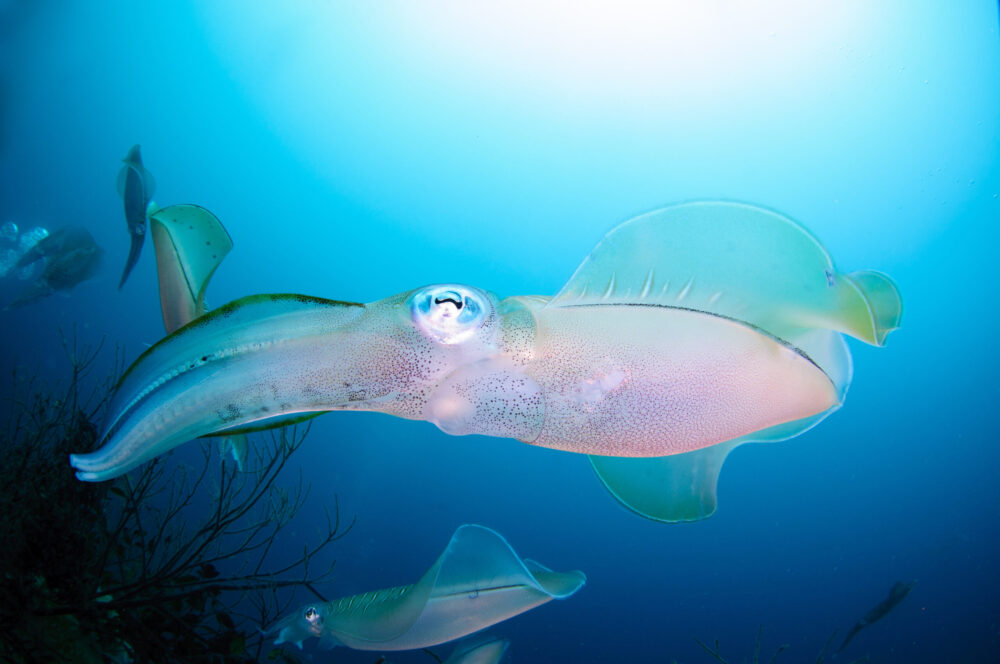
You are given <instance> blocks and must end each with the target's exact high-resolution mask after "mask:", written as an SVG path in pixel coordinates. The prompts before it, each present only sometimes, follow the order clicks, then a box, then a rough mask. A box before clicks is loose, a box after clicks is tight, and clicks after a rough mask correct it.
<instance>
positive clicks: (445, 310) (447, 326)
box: [70, 202, 902, 522]
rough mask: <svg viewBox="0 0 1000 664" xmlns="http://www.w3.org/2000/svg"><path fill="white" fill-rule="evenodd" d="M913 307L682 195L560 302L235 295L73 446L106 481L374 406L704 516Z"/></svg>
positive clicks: (879, 278) (463, 293) (151, 360)
mask: <svg viewBox="0 0 1000 664" xmlns="http://www.w3.org/2000/svg"><path fill="white" fill-rule="evenodd" d="M196 244H197V243H195V245H196ZM193 246H194V245H193ZM207 264H208V265H211V263H210V262H207ZM209 273H210V272H209ZM161 283H162V282H161ZM161 288H162V286H161ZM161 299H162V298H161ZM901 315H902V303H901V300H900V296H899V293H898V291H897V289H896V287H895V285H894V284H893V282H892V281H891V280H890V279H889V278H888V277H886V276H885V275H883V274H881V273H878V272H874V271H857V272H851V273H842V272H839V271H838V270H837V269H836V268H835V267H834V265H833V262H832V260H831V259H830V256H829V255H828V254H827V252H826V250H825V249H824V248H823V247H822V245H821V244H820V243H819V242H818V241H817V240H816V239H815V238H814V237H813V236H812V235H810V234H809V233H808V231H806V230H805V229H804V228H803V227H802V226H800V225H799V224H798V223H796V222H795V221H793V220H791V219H788V218H787V217H784V216H781V215H779V214H777V213H774V212H771V211H768V210H764V209H762V208H758V207H754V206H751V205H743V204H736V203H724V202H702V203H689V204H684V205H677V206H673V207H668V208H663V209H661V210H657V211H655V212H651V213H649V214H646V215H642V216H640V217H637V218H635V219H632V220H630V221H627V222H625V223H623V224H621V225H620V226H618V227H617V228H615V229H613V230H612V231H611V232H609V233H608V234H607V236H606V237H605V238H604V239H603V240H602V241H601V242H600V243H599V244H598V246H597V247H596V248H595V249H594V251H593V252H592V253H591V255H590V256H588V257H587V258H586V259H585V260H584V261H583V263H582V264H581V265H580V267H579V268H578V269H577V270H576V272H575V273H574V275H573V276H572V278H571V279H570V280H569V282H567V284H566V285H565V286H564V287H563V288H562V290H561V291H560V292H559V293H557V294H556V295H555V296H553V297H539V296H520V297H518V296H515V297H507V298H503V299H501V298H499V297H498V296H496V295H494V294H492V293H489V292H487V291H484V290H481V289H479V288H475V287H471V286H464V285H459V284H441V285H434V286H427V287H423V288H418V289H416V290H413V291H409V292H406V293H401V294H398V295H394V296H391V297H389V298H386V299H384V300H380V301H377V302H373V303H369V304H360V303H354V302H341V301H336V300H328V299H323V298H318V297H311V296H306V295H283V294H278V295H253V296H249V297H245V298H242V299H239V300H236V301H234V302H231V303H230V304H228V305H225V306H223V307H221V308H219V309H217V310H215V311H212V312H209V313H207V314H205V315H202V316H200V317H198V318H197V319H194V320H193V321H191V322H190V323H188V324H187V325H184V326H183V327H181V328H179V329H177V331H176V332H173V333H172V334H170V335H169V336H167V337H166V338H165V339H163V340H161V341H160V342H159V343H157V344H156V345H155V346H153V347H152V348H150V349H149V350H147V351H146V352H145V353H143V354H142V355H141V356H140V357H139V358H138V359H137V360H136V361H135V362H134V363H133V365H132V366H131V367H130V368H129V369H128V371H127V372H126V374H125V376H124V377H123V380H122V382H121V384H120V385H119V387H118V389H117V391H116V393H115V395H114V397H113V399H112V401H111V404H110V409H109V417H108V418H107V420H106V421H105V423H104V426H103V428H102V430H101V434H100V436H99V441H100V443H101V445H102V446H101V448H100V449H99V450H98V451H96V452H92V453H76V454H73V455H72V456H71V457H70V459H71V463H72V465H73V467H74V468H76V470H77V477H79V478H80V479H82V480H87V481H101V480H107V479H111V478H114V477H117V476H119V475H121V474H122V473H125V472H127V471H129V470H130V469H132V468H135V467H136V466H138V465H140V464H142V463H143V462H145V461H148V460H150V459H152V458H154V457H156V456H157V455H159V454H162V453H164V452H165V451H167V450H169V449H171V448H173V447H175V446H177V445H179V444H181V443H184V442H186V441H188V440H191V439H192V438H195V437H198V436H204V435H211V434H220V433H223V434H239V433H245V432H248V431H254V430H259V429H264V428H269V427H276V426H283V425H286V424H288V423H290V422H294V421H300V420H303V419H306V418H309V417H314V416H316V415H319V414H321V413H323V412H327V411H332V410H371V411H379V412H383V413H388V414H392V415H396V416H399V417H403V418H407V419H424V420H428V421H430V422H433V423H434V424H436V425H437V426H438V427H439V428H440V429H442V430H443V431H445V432H446V433H449V434H455V435H462V434H474V433H475V434H485V435H492V436H500V437H509V438H516V439H518V440H520V441H522V442H526V443H529V444H532V445H538V446H542V447H550V448H555V449H560V450H565V451H570V452H576V453H581V454H587V455H589V457H590V460H591V463H592V465H593V467H594V470H595V471H596V472H597V474H598V476H599V478H600V479H601V481H602V482H603V484H604V485H605V487H606V488H607V489H608V491H609V492H610V493H611V494H612V495H613V496H614V497H615V498H616V499H617V500H619V501H620V502H621V503H622V504H623V505H625V506H626V507H628V508H629V509H631V510H632V511H633V512H635V513H636V514H639V515H641V516H643V517H646V518H649V519H653V520H657V521H663V522H677V521H691V520H697V519H701V518H705V517H707V516H709V515H710V514H712V513H713V512H714V510H715V506H716V483H717V479H718V474H719V471H720V469H721V467H722V463H723V461H724V460H725V458H726V456H727V455H728V454H729V452H730V451H732V449H733V448H734V447H736V446H737V445H740V444H742V443H746V442H765V441H777V440H784V439H788V438H792V437H794V436H797V435H799V434H801V433H802V432H804V431H806V430H808V429H809V428H811V427H813V426H815V425H816V424H817V423H819V422H820V421H821V420H822V419H824V418H825V417H826V416H827V415H829V414H830V413H831V412H833V411H835V410H836V409H837V408H839V407H840V406H841V404H842V403H843V401H844V398H845V395H846V393H847V389H848V387H849V385H850V381H851V377H852V363H851V357H850V353H849V351H848V348H847V345H846V343H845V341H844V338H843V335H849V336H853V337H855V338H857V339H859V340H861V341H864V342H866V343H869V344H872V345H879V346H880V345H882V344H883V343H884V342H885V338H886V336H887V335H888V334H889V333H890V332H892V331H893V330H895V329H896V328H897V327H898V326H899V323H900V318H901ZM166 413H182V415H180V416H176V417H166V416H165V414H166Z"/></svg>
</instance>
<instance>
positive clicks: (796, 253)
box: [548, 201, 902, 345]
mask: <svg viewBox="0 0 1000 664" xmlns="http://www.w3.org/2000/svg"><path fill="white" fill-rule="evenodd" d="M575 304H646V305H653V306H667V307H678V308H684V309H692V310H695V311H702V312H706V313H710V314H715V315H718V316H724V317H726V318H731V319H734V320H737V321H740V322H743V323H746V324H749V325H751V326H753V327H756V328H759V329H761V330H763V331H764V332H767V333H768V334H770V335H772V336H774V337H777V338H779V339H782V340H785V341H788V342H790V343H791V342H792V341H793V340H794V339H795V338H796V337H797V336H799V335H800V334H802V333H804V332H806V331H808V330H812V329H829V330H835V331H837V332H843V333H845V334H849V335H851V336H853V337H856V338H858V339H860V340H862V341H865V342H867V343H869V344H874V345H882V344H883V343H884V341H885V337H886V335H887V334H888V333H889V332H891V331H892V330H894V329H896V328H897V327H898V326H899V320H900V317H901V314H902V301H901V300H900V296H899V291H898V289H897V288H896V286H895V284H893V282H892V281H891V280H890V279H889V278H888V277H887V276H885V275H883V274H880V273H878V272H872V271H861V272H854V273H851V274H841V273H838V272H837V271H836V269H835V268H834V266H833V262H832V261H831V259H830V256H829V254H828V253H827V251H826V249H824V248H823V246H822V245H821V244H820V243H819V241H818V240H816V238H814V237H813V236H812V235H811V234H810V233H809V232H808V231H807V230H806V229H804V228H803V227H802V226H800V225H799V224H797V223H796V222H794V221H792V220H791V219H789V218H787V217H784V216H782V215H780V214H778V213H776V212H772V211H770V210H765V209H763V208H759V207H754V206H752V205H744V204H738V203H729V202H718V201H712V202H698V203H686V204H682V205H675V206H672V207H667V208H663V209H660V210H655V211H653V212H650V213H647V214H644V215H641V216H639V217H635V218H634V219H631V220H629V221H626V222H624V223H623V224H621V225H620V226H618V227H616V228H614V229H613V230H611V231H610V232H609V233H608V234H607V235H606V236H605V237H604V239H602V240H601V242H600V243H599V244H598V245H597V247H596V248H595V249H594V250H593V251H592V252H591V254H590V255H589V256H588V257H587V258H586V259H584V261H583V263H581V265H580V266H579V267H578V268H577V270H576V272H575V273H574V274H573V276H572V278H571V279H570V280H569V282H568V283H567V284H566V285H565V286H564V287H563V289H562V290H561V291H560V292H559V293H558V294H557V295H556V296H555V297H554V298H553V299H552V300H551V302H550V303H549V304H548V306H550V307H557V306H573V305H575Z"/></svg>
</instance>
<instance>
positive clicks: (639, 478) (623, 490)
mask: <svg viewBox="0 0 1000 664" xmlns="http://www.w3.org/2000/svg"><path fill="white" fill-rule="evenodd" d="M833 410H835V409H831V410H828V411H825V412H823V413H820V414H818V415H813V416H812V417H806V418H803V419H800V420H795V421H794V422H786V423H784V424H779V425H777V426H773V427H769V428H767V429H764V430H762V431H757V432H755V433H752V434H749V435H747V436H742V437H740V438H736V439H735V440H730V441H727V442H725V443H720V444H718V445H712V446H711V447H706V448H703V449H700V450H694V451H692V452H684V453H683V454H674V455H672V456H665V457H652V458H649V457H646V458H633V457H606V456H593V455H591V456H590V463H591V465H592V466H593V468H594V472H596V473H597V477H598V478H599V479H600V480H601V482H602V483H603V484H604V488H606V489H607V490H608V492H610V493H611V495H612V496H614V497H615V498H616V499H617V500H618V502H620V503H621V504H622V505H624V506H625V507H627V508H628V509H630V510H631V511H633V512H635V513H636V514H638V515H639V516H641V517H645V518H647V519H651V520H653V521H662V522H664V523H679V522H683V521H700V520H701V519H705V518H708V517H710V516H712V514H713V513H714V512H715V508H716V506H717V504H718V499H717V496H716V488H717V485H718V481H719V472H720V471H721V470H722V464H723V463H724V462H725V460H726V457H727V456H728V455H729V453H730V452H731V451H732V450H733V448H735V447H737V446H738V445H741V444H743V443H765V442H777V441H781V440H787V439H788V438H793V437H795V436H798V435H800V434H802V433H804V432H805V431H807V430H809V429H811V428H812V427H814V426H816V425H817V424H818V423H819V422H820V421H821V420H823V419H824V418H825V417H826V416H827V415H828V414H829V413H830V412H832V411H833Z"/></svg>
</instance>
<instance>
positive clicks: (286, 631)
mask: <svg viewBox="0 0 1000 664" xmlns="http://www.w3.org/2000/svg"><path fill="white" fill-rule="evenodd" d="M586 580H587V577H586V575H584V573H583V572H580V571H572V572H553V571H552V570H550V569H549V568H547V567H545V566H544V565H541V564H539V563H537V562H534V561H532V560H522V559H521V558H519V557H518V555H517V554H516V553H515V552H514V549H512V548H511V546H510V544H508V543H507V540H505V539H504V538H503V537H502V536H501V535H500V534H499V533H497V532H495V531H493V530H490V529H489V528H486V527H484V526H479V525H475V524H466V525H464V526H460V527H459V528H458V530H456V531H455V534H454V535H452V537H451V540H450V541H449V542H448V545H447V546H446V547H445V550H444V552H443V553H442V554H441V555H440V557H438V559H437V561H436V562H435V563H434V564H433V565H432V566H431V568H430V569H429V570H427V572H426V573H425V574H424V575H423V576H422V577H421V578H420V580H419V581H417V582H416V583H414V584H412V585H408V586H397V587H394V588H385V589H382V590H373V591H370V592H366V593H363V594H360V595H351V596H349V597H343V598H341V599H338V600H333V601H332V602H319V603H313V604H307V605H305V606H303V607H301V608H300V609H298V610H297V611H295V612H294V613H292V614H291V615H288V616H286V617H284V618H282V619H281V620H279V621H278V622H277V623H276V624H275V625H274V627H273V628H272V629H271V632H272V633H277V635H278V636H277V638H276V639H275V643H276V644H281V643H294V644H296V645H297V646H298V647H299V648H301V647H302V642H303V641H305V640H306V639H308V638H312V637H317V638H319V647H320V648H324V649H327V648H333V647H336V646H347V647H349V648H354V649H356V650H412V649H415V648H427V647H430V646H435V645H438V644H441V643H446V642H448V641H453V640H455V639H458V638H461V637H463V636H466V635H468V634H472V633H473V632H478V631H480V630H483V629H486V628H487V627H489V626H491V625H495V624H497V623H498V622H501V621H503V620H507V619H508V618H511V617H513V616H516V615H518V614H520V613H524V612H525V611H528V610H530V609H533V608H535V607H537V606H541V605H542V604H545V603H546V602H549V601H551V600H553V599H565V598H567V597H569V596H571V595H573V594H574V593H576V591H578V590H579V589H580V588H581V587H583V585H584V583H586ZM506 648H507V641H505V640H499V641H491V642H490V643H482V644H479V645H478V646H476V647H473V648H461V647H460V648H459V649H457V650H456V652H455V653H454V654H453V655H452V657H449V658H448V662H496V661H497V660H499V658H500V656H501V655H503V652H504V651H505V650H506ZM491 656H492V659H490V657H491Z"/></svg>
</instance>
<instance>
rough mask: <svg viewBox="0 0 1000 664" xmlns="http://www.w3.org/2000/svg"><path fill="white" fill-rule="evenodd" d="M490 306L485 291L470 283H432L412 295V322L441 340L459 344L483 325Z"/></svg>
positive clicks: (443, 342)
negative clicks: (469, 285) (471, 285)
mask: <svg viewBox="0 0 1000 664" xmlns="http://www.w3.org/2000/svg"><path fill="white" fill-rule="evenodd" d="M489 308H490V304H489V300H488V299H487V298H486V296H485V294H483V293H481V292H480V291H478V290H475V289H472V288H469V287H468V286H458V285H453V284H449V285H444V286H431V287H429V288H425V289H424V290H422V291H420V292H418V293H417V294H416V295H414V296H413V300H412V301H411V303H410V310H411V313H412V316H413V322H414V323H416V324H417V327H419V328H420V329H421V330H423V332H424V333H426V334H427V335H428V336H430V337H431V338H432V339H434V340H435V341H437V342H439V343H442V344H458V343H462V342H463V341H465V340H467V339H469V338H470V337H471V336H472V335H474V334H475V332H476V330H478V329H479V328H480V327H482V325H483V322H484V321H485V320H486V317H487V313H488V310H489Z"/></svg>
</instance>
